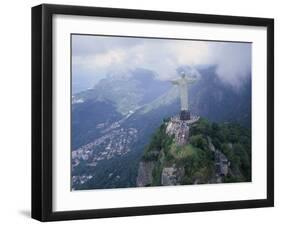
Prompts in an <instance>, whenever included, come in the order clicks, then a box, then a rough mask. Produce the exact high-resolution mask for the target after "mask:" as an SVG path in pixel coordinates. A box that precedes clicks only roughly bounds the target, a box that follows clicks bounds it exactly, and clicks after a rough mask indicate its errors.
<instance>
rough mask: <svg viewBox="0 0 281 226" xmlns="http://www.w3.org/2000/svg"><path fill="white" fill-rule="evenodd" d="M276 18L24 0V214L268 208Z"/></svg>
mask: <svg viewBox="0 0 281 226" xmlns="http://www.w3.org/2000/svg"><path fill="white" fill-rule="evenodd" d="M273 37H274V21H273V19H268V18H250V17H236V16H218V15H203V14H189V13H176V12H160V11H144V10H132V9H114V8H96V7H82V6H63V5H46V4H43V5H39V6H35V7H33V8H32V217H33V218H35V219H38V220H40V221H54V220H71V219H85V218H101V217H118V216H133V215H147V214H164V213H178V212H191V211H208V210H224V209H238V208H254V207H269V206H273V205H274V160H273V155H274V90H273V88H274V40H273Z"/></svg>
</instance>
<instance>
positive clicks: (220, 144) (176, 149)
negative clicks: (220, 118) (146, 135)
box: [142, 119, 251, 186]
mask: <svg viewBox="0 0 281 226" xmlns="http://www.w3.org/2000/svg"><path fill="white" fill-rule="evenodd" d="M167 123H168V122H167V120H166V121H164V122H163V124H162V125H161V126H160V127H159V128H158V130H157V131H156V132H155V134H154V135H153V136H152V139H151V142H150V143H149V144H148V145H147V146H146V148H145V151H144V154H143V157H142V160H143V161H154V162H155V163H156V164H155V167H154V169H153V173H152V176H153V183H152V186H155V185H160V183H161V172H162V169H163V167H170V166H172V165H176V166H177V167H181V168H184V177H183V178H182V181H181V184H194V183H214V182H215V156H214V152H213V151H211V150H210V149H211V146H212V144H213V146H214V149H215V150H219V151H220V152H222V153H223V154H224V155H225V156H226V158H227V159H228V160H229V162H230V170H229V171H228V175H226V176H225V177H223V182H226V183H229V182H241V181H251V131H250V130H249V129H247V128H244V127H242V126H240V125H238V124H231V123H220V124H218V123H210V122H208V121H207V120H206V119H200V120H199V121H198V122H197V123H195V124H193V125H192V126H190V134H189V142H188V144H187V145H183V146H179V145H177V144H176V142H175V139H174V137H171V136H169V135H167V134H166V126H167Z"/></svg>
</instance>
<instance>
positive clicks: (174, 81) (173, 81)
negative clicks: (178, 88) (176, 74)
mask: <svg viewBox="0 0 281 226" xmlns="http://www.w3.org/2000/svg"><path fill="white" fill-rule="evenodd" d="M170 82H171V83H172V84H173V85H178V84H179V81H178V80H170Z"/></svg>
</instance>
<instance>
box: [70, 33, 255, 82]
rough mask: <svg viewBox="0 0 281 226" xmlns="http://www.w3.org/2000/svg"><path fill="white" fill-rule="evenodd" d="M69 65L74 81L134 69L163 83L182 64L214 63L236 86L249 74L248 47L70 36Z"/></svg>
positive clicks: (249, 58)
mask: <svg viewBox="0 0 281 226" xmlns="http://www.w3.org/2000/svg"><path fill="white" fill-rule="evenodd" d="M72 63H73V64H72V69H73V76H74V77H76V80H77V79H79V76H85V75H86V76H88V77H91V76H93V80H98V79H101V78H103V77H105V76H106V75H107V74H112V73H113V74H114V73H115V72H117V73H119V72H126V71H128V70H131V69H135V68H145V69H149V70H152V71H154V72H155V73H156V75H157V78H159V79H162V80H165V79H173V78H176V76H178V74H177V71H176V70H177V68H178V67H180V66H183V65H189V66H191V67H196V66H197V65H206V64H207V65H213V64H215V65H217V74H218V76H219V77H220V78H221V79H222V81H224V82H226V83H229V84H231V85H233V86H236V87H237V86H239V84H240V83H241V81H243V80H245V78H247V76H249V75H250V74H251V44H250V43H234V42H212V41H191V40H168V39H148V38H127V37H110V36H90V35H73V36H72ZM96 82H97V81H96Z"/></svg>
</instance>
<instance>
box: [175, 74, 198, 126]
mask: <svg viewBox="0 0 281 226" xmlns="http://www.w3.org/2000/svg"><path fill="white" fill-rule="evenodd" d="M196 80H197V79H196V78H195V77H191V76H186V74H185V73H184V72H181V78H180V79H177V80H173V81H171V82H172V83H173V84H174V85H177V86H178V87H179V91H180V100H181V112H180V119H181V120H190V111H189V109H188V87H189V85H190V84H192V83H194V82H195V81H196Z"/></svg>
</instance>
